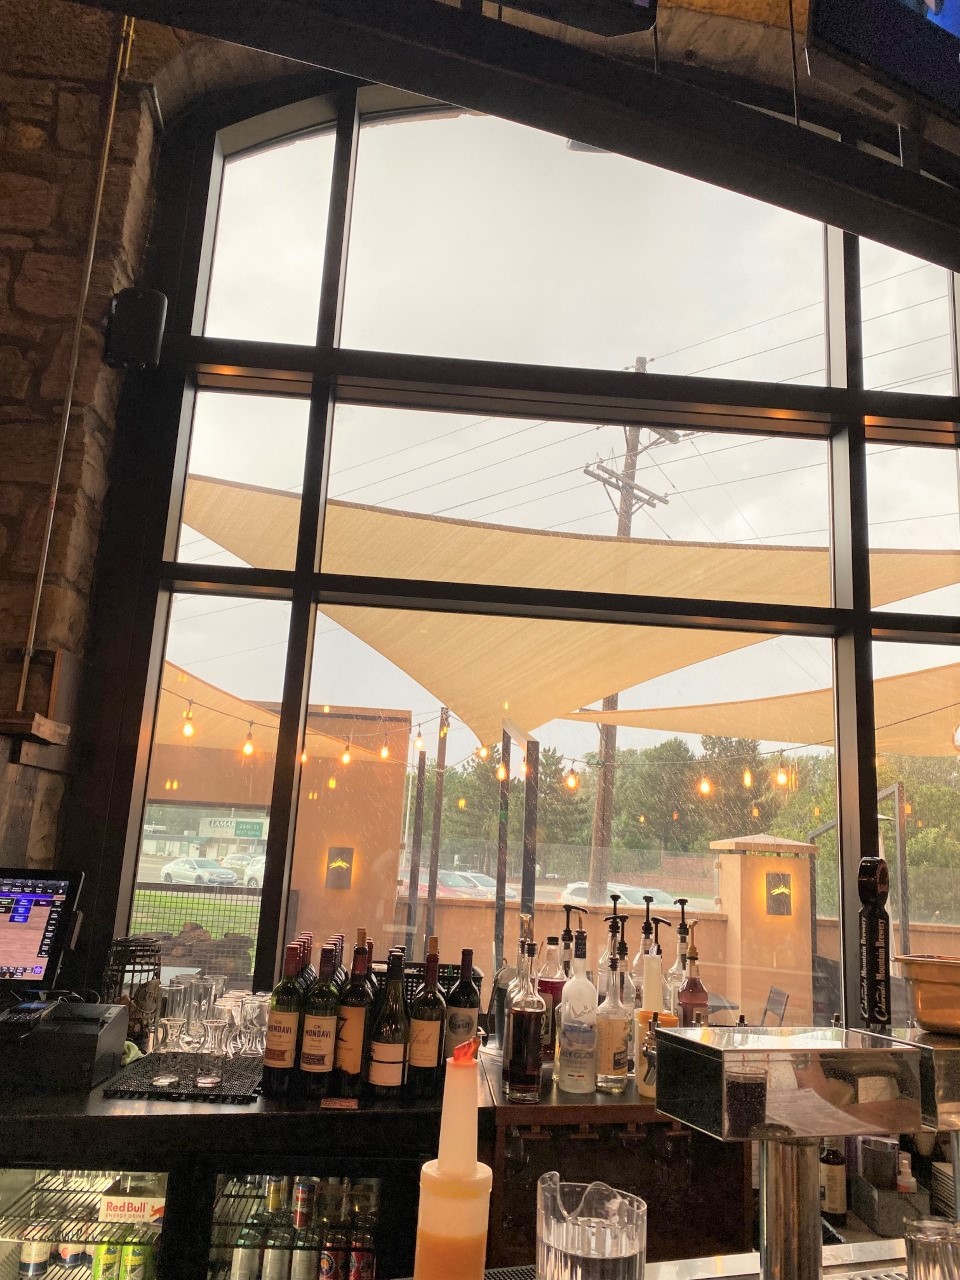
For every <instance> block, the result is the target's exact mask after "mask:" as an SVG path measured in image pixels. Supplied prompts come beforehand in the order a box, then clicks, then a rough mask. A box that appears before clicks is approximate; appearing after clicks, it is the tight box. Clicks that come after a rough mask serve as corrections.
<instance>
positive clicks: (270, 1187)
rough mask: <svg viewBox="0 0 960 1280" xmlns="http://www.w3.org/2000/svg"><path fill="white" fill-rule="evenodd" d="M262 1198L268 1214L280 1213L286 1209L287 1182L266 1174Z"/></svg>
mask: <svg viewBox="0 0 960 1280" xmlns="http://www.w3.org/2000/svg"><path fill="white" fill-rule="evenodd" d="M263 1198H264V1201H265V1203H266V1207H267V1212H268V1213H280V1212H282V1211H283V1210H284V1209H285V1208H286V1207H287V1180H286V1178H284V1177H279V1176H276V1175H274V1174H272V1173H268V1174H267V1176H266V1178H265V1179H264V1181H263Z"/></svg>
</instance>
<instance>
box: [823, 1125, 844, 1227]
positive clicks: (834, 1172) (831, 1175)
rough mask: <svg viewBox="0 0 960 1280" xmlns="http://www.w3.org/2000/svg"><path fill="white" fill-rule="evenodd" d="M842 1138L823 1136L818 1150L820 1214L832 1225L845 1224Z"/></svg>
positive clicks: (842, 1225) (840, 1225)
mask: <svg viewBox="0 0 960 1280" xmlns="http://www.w3.org/2000/svg"><path fill="white" fill-rule="evenodd" d="M843 1145H844V1143H843V1139H842V1138H825V1139H824V1141H823V1146H822V1148H821V1150H820V1215H821V1217H823V1218H826V1220H827V1222H829V1223H830V1225H831V1226H832V1227H845V1226H846V1225H847V1161H846V1158H845V1156H844V1153H843Z"/></svg>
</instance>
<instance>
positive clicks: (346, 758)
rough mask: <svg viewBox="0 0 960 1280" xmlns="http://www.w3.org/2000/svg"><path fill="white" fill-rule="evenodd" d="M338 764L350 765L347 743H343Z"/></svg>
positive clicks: (348, 745) (348, 744)
mask: <svg viewBox="0 0 960 1280" xmlns="http://www.w3.org/2000/svg"><path fill="white" fill-rule="evenodd" d="M340 763H341V764H349V763H350V743H349V742H345V743H344V744H343V751H342V752H341V755H340Z"/></svg>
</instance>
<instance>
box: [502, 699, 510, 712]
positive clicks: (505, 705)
mask: <svg viewBox="0 0 960 1280" xmlns="http://www.w3.org/2000/svg"><path fill="white" fill-rule="evenodd" d="M503 709H504V711H509V710H510V703H509V702H507V700H506V699H504V702H503Z"/></svg>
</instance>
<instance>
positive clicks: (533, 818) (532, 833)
mask: <svg viewBox="0 0 960 1280" xmlns="http://www.w3.org/2000/svg"><path fill="white" fill-rule="evenodd" d="M539 794H540V743H539V742H537V741H535V740H534V739H533V738H529V739H528V740H527V777H526V783H525V785H524V788H523V868H522V871H521V875H520V910H521V911H522V912H524V913H525V914H527V915H531V916H532V915H533V910H534V903H535V901H536V897H537V800H538V797H539Z"/></svg>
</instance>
